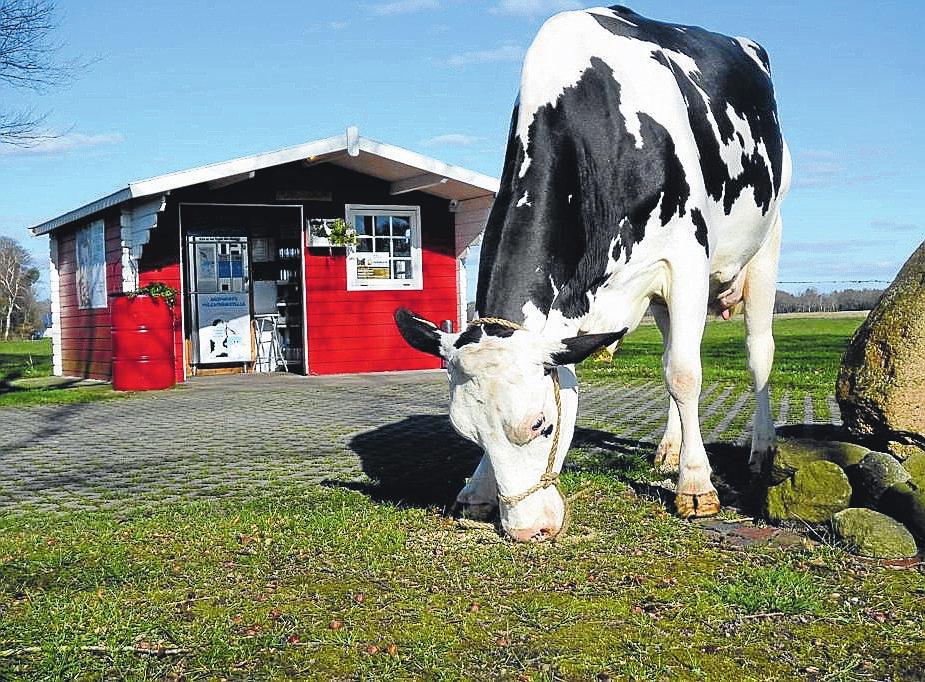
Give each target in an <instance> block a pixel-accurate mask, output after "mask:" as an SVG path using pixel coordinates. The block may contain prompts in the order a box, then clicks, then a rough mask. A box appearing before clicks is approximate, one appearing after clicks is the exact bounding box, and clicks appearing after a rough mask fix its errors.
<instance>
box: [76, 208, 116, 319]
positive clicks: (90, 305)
mask: <svg viewBox="0 0 925 682" xmlns="http://www.w3.org/2000/svg"><path fill="white" fill-rule="evenodd" d="M94 230H99V231H100V232H101V233H102V239H101V240H94V239H93V231H94ZM83 232H87V233H88V234H87V240H88V241H89V244H90V248H91V249H92V248H93V246H94V244H97V245H99V244H102V248H103V252H102V253H101V254H98V255H99V256H100V259H99V260H98V259H96V258H94V257H93V254H91V256H90V262H89V263H81V260H80V242H81V239H82V238H81V233H83ZM74 260H75V263H76V265H77V270H76V272H75V274H74V287H75V291H76V293H77V307H78V308H79V309H80V310H93V309H99V308H107V307H108V306H109V300H108V297H109V287H108V283H107V282H106V265H107V263H106V223H105V222H104V221H102V220H94V221H93V222H91V223H88V224H87V225H84V226H82V227H80V228H78V230H77V233H76V234H75V235H74ZM94 265H96V266H98V270H97V271H96V272H94ZM96 277H98V278H99V279H100V280H102V287H103V289H102V291H103V299H102V301H99V300H98V301H96V302H95V305H94V301H93V289H91V290H90V292H89V296H90V298H89V299H88V300H87V301H86V305H84V303H85V301H83V300H82V299H81V297H80V281H81V279H83V280H85V281H88V282H90V283H91V285H92V284H93V283H94V280H95V278H96Z"/></svg>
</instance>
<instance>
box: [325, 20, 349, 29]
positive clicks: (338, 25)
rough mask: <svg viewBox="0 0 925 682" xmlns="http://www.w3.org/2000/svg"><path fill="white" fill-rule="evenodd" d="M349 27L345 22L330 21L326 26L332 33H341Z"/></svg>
mask: <svg viewBox="0 0 925 682" xmlns="http://www.w3.org/2000/svg"><path fill="white" fill-rule="evenodd" d="M349 25H350V24H348V23H347V22H346V21H332V22H331V23H329V24H328V28H330V29H331V30H332V31H343V30H344V29H345V28H347V27H348V26H349Z"/></svg>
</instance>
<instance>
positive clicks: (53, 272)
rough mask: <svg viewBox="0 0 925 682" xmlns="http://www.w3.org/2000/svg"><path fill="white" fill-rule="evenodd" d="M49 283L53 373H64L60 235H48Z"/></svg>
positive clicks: (59, 374)
mask: <svg viewBox="0 0 925 682" xmlns="http://www.w3.org/2000/svg"><path fill="white" fill-rule="evenodd" d="M48 284H49V288H50V289H51V353H52V373H53V374H54V375H55V376H56V377H59V376H61V375H62V374H64V360H63V358H62V357H61V277H60V275H59V274H58V237H57V236H56V235H53V234H52V235H49V236H48Z"/></svg>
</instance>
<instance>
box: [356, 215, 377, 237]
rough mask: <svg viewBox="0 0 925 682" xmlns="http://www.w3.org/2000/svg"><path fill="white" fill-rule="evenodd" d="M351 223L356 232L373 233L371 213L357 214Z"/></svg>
mask: <svg viewBox="0 0 925 682" xmlns="http://www.w3.org/2000/svg"><path fill="white" fill-rule="evenodd" d="M353 225H354V227H355V228H356V231H357V234H358V235H360V234H370V235H371V234H372V233H373V217H372V216H371V215H358V216H356V217H355V218H354V219H353Z"/></svg>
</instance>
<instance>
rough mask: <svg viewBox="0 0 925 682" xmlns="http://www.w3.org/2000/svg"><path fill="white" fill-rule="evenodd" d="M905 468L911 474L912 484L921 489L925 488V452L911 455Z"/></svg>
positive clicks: (904, 465)
mask: <svg viewBox="0 0 925 682" xmlns="http://www.w3.org/2000/svg"><path fill="white" fill-rule="evenodd" d="M903 468H904V469H905V470H906V471H908V472H909V475H910V476H911V477H912V482H913V483H915V485H916V486H917V487H919V488H925V452H916V453H913V454H912V455H910V456H909V457H908V458H907V459H906V461H905V462H903Z"/></svg>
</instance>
